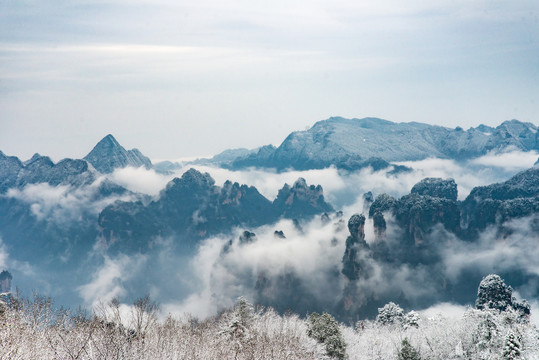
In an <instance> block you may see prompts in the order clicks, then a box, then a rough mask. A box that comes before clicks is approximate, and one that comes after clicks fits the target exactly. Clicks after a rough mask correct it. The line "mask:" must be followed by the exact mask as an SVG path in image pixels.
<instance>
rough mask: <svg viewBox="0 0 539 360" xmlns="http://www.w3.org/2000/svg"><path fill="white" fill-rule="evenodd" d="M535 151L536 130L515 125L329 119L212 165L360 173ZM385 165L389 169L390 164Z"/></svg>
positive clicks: (538, 140)
mask: <svg viewBox="0 0 539 360" xmlns="http://www.w3.org/2000/svg"><path fill="white" fill-rule="evenodd" d="M509 148H511V149H517V150H521V151H530V150H539V133H538V132H537V126H535V125H533V124H531V123H524V122H520V121H518V120H510V121H505V122H503V123H502V124H501V125H499V126H497V127H496V128H492V127H488V126H485V125H480V126H478V127H476V128H470V129H468V130H466V131H465V130H463V129H462V128H460V127H457V128H455V129H450V128H446V127H442V126H435V125H429V124H423V123H418V122H411V123H394V122H391V121H387V120H382V119H378V118H363V119H345V118H342V117H332V118H329V119H327V120H323V121H319V122H317V123H315V124H314V125H313V126H312V127H311V128H310V129H309V130H305V131H295V132H293V133H291V134H290V135H289V136H288V137H287V138H286V139H285V140H284V141H283V142H282V144H281V145H280V146H279V147H277V148H275V147H273V146H271V145H268V146H265V147H262V148H260V149H259V150H257V151H253V152H251V153H248V154H245V155H240V156H238V157H237V158H236V159H235V160H233V161H230V159H227V162H224V163H223V162H221V161H219V160H220V156H216V157H215V158H214V163H215V164H217V165H220V166H224V167H231V168H245V167H250V166H252V167H269V168H277V169H279V170H282V169H287V168H293V169H298V170H302V169H317V168H325V167H328V166H330V165H334V166H336V167H338V168H345V169H359V168H362V167H365V166H368V165H369V164H368V160H369V159H371V160H370V162H372V161H373V160H372V159H378V161H380V160H383V161H386V162H396V161H413V160H421V159H425V158H428V157H438V158H450V159H456V160H462V159H470V158H474V157H478V156H481V155H484V154H486V153H487V152H489V151H502V150H504V149H509ZM388 165H389V164H388Z"/></svg>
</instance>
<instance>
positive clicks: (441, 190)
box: [411, 178, 458, 201]
mask: <svg viewBox="0 0 539 360" xmlns="http://www.w3.org/2000/svg"><path fill="white" fill-rule="evenodd" d="M411 193H412V194H418V195H428V196H432V197H438V198H445V199H449V200H453V201H457V195H458V192H457V184H456V183H455V180H453V179H445V180H444V179H441V178H425V179H423V180H421V181H420V182H418V183H417V184H415V185H414V186H413V187H412V191H411Z"/></svg>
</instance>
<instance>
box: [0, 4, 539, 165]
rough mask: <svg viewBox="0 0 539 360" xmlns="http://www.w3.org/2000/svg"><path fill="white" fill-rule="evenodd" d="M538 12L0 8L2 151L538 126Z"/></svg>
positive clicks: (173, 153)
mask: <svg viewBox="0 0 539 360" xmlns="http://www.w3.org/2000/svg"><path fill="white" fill-rule="evenodd" d="M537 114H539V2H537V1H536V0H519V1H514V0H500V1H498V0H492V1H485V0H481V1H479V0H439V1H419V0H412V1H406V2H403V1H399V0H376V1H361V0H353V1H352V0H337V1H321V0H309V1H306V0H287V1H283V0H274V1H263V2H262V1H246V0H231V1H226V2H222V1H215V0H199V1H196V2H195V1H183V0H181V1H177V0H176V1H172V0H132V1H127V0H92V1H90V0H71V1H68V0H39V1H37V0H32V1H30V0H5V1H2V2H0V129H1V131H0V150H2V151H3V152H4V153H6V154H8V155H16V156H19V157H21V158H22V159H23V160H24V159H27V158H29V157H31V156H32V154H33V153H35V152H39V153H41V154H42V155H49V156H51V157H52V158H53V160H56V161H57V160H60V159H62V158H64V157H72V158H81V157H83V156H85V155H86V154H87V153H88V152H89V151H90V150H91V149H92V147H93V146H94V145H95V144H96V143H97V142H98V141H99V140H100V139H101V138H102V137H104V136H105V135H107V134H109V133H112V134H113V135H114V136H115V137H116V138H117V140H118V141H119V142H120V143H121V144H122V145H123V146H124V147H126V148H133V147H137V148H139V149H140V150H141V151H142V152H143V153H144V154H145V155H147V156H149V157H150V158H152V159H178V158H186V157H196V156H209V155H213V154H216V153H218V152H220V151H222V150H225V149H228V148H240V147H244V148H255V147H258V146H261V145H264V144H270V143H271V144H274V145H279V144H280V143H281V142H282V141H283V140H284V138H285V137H286V136H287V135H288V134H289V133H290V132H292V131H295V130H304V129H306V128H308V127H309V126H312V125H313V124H314V123H315V122H316V121H319V120H323V119H326V118H328V117H330V116H344V117H349V118H353V117H357V118H362V117H367V116H374V117H380V118H384V119H387V120H391V121H395V122H409V121H419V122H426V123H431V124H437V125H443V126H447V127H456V126H462V127H464V128H468V127H470V126H477V125H479V124H481V123H484V124H487V125H492V126H495V125H498V124H500V123H501V122H503V121H504V120H509V119H513V118H516V119H519V120H522V121H527V122H532V123H534V124H538V123H539V119H538V116H537Z"/></svg>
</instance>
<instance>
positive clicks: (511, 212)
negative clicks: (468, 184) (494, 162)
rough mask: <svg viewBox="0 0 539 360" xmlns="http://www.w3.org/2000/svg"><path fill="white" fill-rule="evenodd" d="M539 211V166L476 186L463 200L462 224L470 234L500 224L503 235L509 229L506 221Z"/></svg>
mask: <svg viewBox="0 0 539 360" xmlns="http://www.w3.org/2000/svg"><path fill="white" fill-rule="evenodd" d="M538 213H539V167H537V166H534V167H532V168H531V169H528V170H525V171H522V172H520V173H518V174H517V175H515V176H513V177H512V178H511V179H509V180H507V181H505V182H502V183H497V184H492V185H488V186H479V187H476V188H474V189H473V190H472V191H471V192H470V194H469V195H468V197H467V198H466V199H465V200H464V201H463V203H462V223H463V224H464V226H465V227H466V228H467V230H468V233H469V236H472V237H473V236H476V235H477V233H478V232H479V231H481V230H483V229H485V228H486V227H487V226H489V225H494V224H498V231H499V233H500V236H503V234H504V232H505V231H507V230H506V229H504V228H503V223H504V222H505V221H508V220H510V219H515V218H521V217H525V216H529V215H533V214H538Z"/></svg>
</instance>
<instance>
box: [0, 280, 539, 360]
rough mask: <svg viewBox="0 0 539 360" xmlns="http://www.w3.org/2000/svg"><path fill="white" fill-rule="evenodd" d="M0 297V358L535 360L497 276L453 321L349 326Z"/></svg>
mask: <svg viewBox="0 0 539 360" xmlns="http://www.w3.org/2000/svg"><path fill="white" fill-rule="evenodd" d="M2 299H3V301H2V304H1V308H0V323H1V325H0V359H36V360H37V359H107V360H109V359H399V360H400V359H538V358H539V330H538V329H537V327H536V326H534V325H533V324H531V323H530V321H529V317H530V307H529V305H527V303H526V302H518V301H517V300H516V299H515V298H514V297H512V294H511V288H510V287H509V286H506V285H505V283H504V282H503V280H502V279H501V278H500V277H499V276H497V275H489V276H487V277H485V278H484V279H483V281H482V282H481V284H480V286H479V290H478V297H477V301H476V306H475V307H474V308H472V307H470V308H468V309H467V310H466V311H465V312H464V313H463V314H462V315H461V316H459V317H450V316H446V315H444V314H442V313H440V314H437V315H435V316H425V315H424V314H423V315H421V314H419V313H418V312H415V311H409V312H405V311H403V309H402V308H401V307H400V306H399V305H397V304H394V303H388V304H387V305H386V306H384V307H383V308H380V309H379V310H378V316H377V317H376V319H373V320H362V321H358V322H357V323H355V324H338V323H337V322H336V321H335V319H334V318H333V317H332V316H331V315H330V314H327V313H323V314H317V313H313V314H310V316H308V317H306V318H302V317H300V316H298V315H296V314H288V313H287V314H284V315H280V314H278V313H276V312H275V311H274V310H272V309H271V308H257V307H254V306H253V305H251V304H250V303H249V302H248V301H247V300H245V299H244V298H239V299H238V301H237V303H236V305H235V306H234V307H232V308H230V309H228V310H226V311H223V312H221V313H220V314H219V315H217V316H214V317H210V318H207V319H203V320H199V319H196V318H193V317H190V316H184V317H182V318H178V317H173V316H171V315H168V316H166V315H165V316H164V317H162V314H161V313H160V311H159V307H158V305H157V304H156V303H154V302H153V301H152V300H151V299H150V298H149V296H145V297H142V298H139V299H137V300H136V301H135V302H134V303H133V304H132V305H131V306H127V305H125V304H122V303H120V302H119V301H117V300H113V301H111V302H109V303H107V304H101V305H100V306H97V307H95V308H94V309H93V310H92V311H91V312H88V311H84V310H78V311H69V310H65V309H62V308H57V307H56V306H54V304H53V301H52V299H50V298H47V297H43V296H39V295H37V294H34V295H33V296H31V297H30V298H24V297H22V296H17V295H11V294H4V295H3V297H2ZM532 310H533V309H532Z"/></svg>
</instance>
